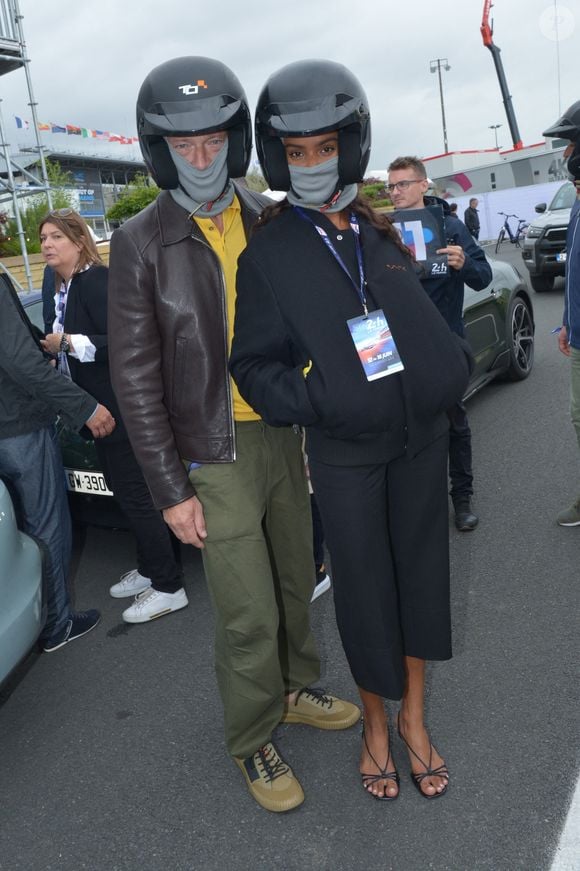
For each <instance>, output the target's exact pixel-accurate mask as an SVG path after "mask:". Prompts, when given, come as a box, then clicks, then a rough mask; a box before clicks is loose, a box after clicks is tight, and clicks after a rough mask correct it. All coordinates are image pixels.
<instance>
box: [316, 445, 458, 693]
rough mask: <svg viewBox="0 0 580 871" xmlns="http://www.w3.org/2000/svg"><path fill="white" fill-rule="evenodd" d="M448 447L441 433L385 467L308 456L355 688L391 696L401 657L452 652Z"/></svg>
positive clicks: (398, 681)
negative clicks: (327, 461)
mask: <svg viewBox="0 0 580 871" xmlns="http://www.w3.org/2000/svg"><path fill="white" fill-rule="evenodd" d="M447 451H448V447H447V437H446V436H443V437H442V438H440V439H438V440H437V441H436V442H434V443H433V444H432V445H429V446H428V447H427V448H425V450H423V451H421V453H420V454H418V455H417V456H416V457H414V458H413V459H408V458H407V457H399V458H397V459H395V460H392V461H391V462H390V463H383V464H380V465H368V466H330V465H326V464H325V463H317V462H316V461H314V460H313V459H312V457H310V458H309V466H310V477H311V481H312V485H313V488H314V493H315V494H316V500H317V502H318V507H319V508H320V513H321V515H322V521H323V523H324V531H325V534H326V543H327V546H328V550H329V552H330V558H331V560H332V579H333V589H334V602H335V606H336V620H337V623H338V629H339V632H340V637H341V640H342V644H343V647H344V651H345V653H346V658H347V660H348V664H349V666H350V670H351V672H352V676H353V678H354V680H355V682H356V684H357V686H359V687H362V689H365V690H368V691H369V692H372V693H376V694H377V695H380V696H383V697H385V698H389V699H400V698H401V696H402V693H403V688H404V680H405V675H404V662H403V657H404V656H414V657H418V658H419V659H439V660H443V659H449V658H450V657H451V615H450V603H449V526H448V510H447V486H446V484H447Z"/></svg>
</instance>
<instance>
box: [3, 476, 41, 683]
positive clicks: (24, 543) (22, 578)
mask: <svg viewBox="0 0 580 871" xmlns="http://www.w3.org/2000/svg"><path fill="white" fill-rule="evenodd" d="M45 616H46V615H45V609H44V603H43V589H42V553H41V550H40V548H39V546H38V544H37V543H36V542H35V541H33V539H32V538H30V536H28V535H25V534H24V533H23V532H20V531H19V529H18V527H17V526H16V517H15V514H14V507H13V505H12V500H11V498H10V494H9V493H8V490H7V489H6V486H5V484H4V483H3V481H1V480H0V684H1V683H2V681H3V680H5V678H6V677H8V675H9V674H10V673H11V672H12V670H13V669H14V668H15V666H17V665H18V663H19V662H20V661H21V660H22V659H24V657H25V656H26V654H27V653H28V651H29V650H30V649H31V647H32V646H33V644H34V643H35V641H36V640H37V638H38V636H39V635H40V632H41V630H42V627H43V624H44V619H45Z"/></svg>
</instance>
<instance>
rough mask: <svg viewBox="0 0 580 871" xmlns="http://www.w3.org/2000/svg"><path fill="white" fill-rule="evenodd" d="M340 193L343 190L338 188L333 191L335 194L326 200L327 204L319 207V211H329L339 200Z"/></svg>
mask: <svg viewBox="0 0 580 871" xmlns="http://www.w3.org/2000/svg"><path fill="white" fill-rule="evenodd" d="M342 191H343V188H341V187H338V188H337V189H336V190H335V192H334V193H333V195H332V196H331V198H330V199H329V200H328V202H327V203H325V204H324V205H323V206H321V207H320V211H321V212H326V211H328V209H331V208H332V207H333V206H334V205H335V204H336V203H337V202H338V200H339V199H340V197H341V194H342Z"/></svg>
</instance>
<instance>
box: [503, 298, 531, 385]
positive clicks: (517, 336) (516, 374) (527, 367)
mask: <svg viewBox="0 0 580 871" xmlns="http://www.w3.org/2000/svg"><path fill="white" fill-rule="evenodd" d="M506 330H507V343H508V349H509V352H510V363H509V367H508V370H507V373H506V377H507V378H508V379H509V380H510V381H523V380H524V378H527V377H528V375H529V374H530V372H531V371H532V366H533V364H534V319H533V317H532V312H531V310H530V307H529V306H528V304H527V302H526V301H525V299H524V298H523V297H521V296H516V297H514V299H513V300H512V301H511V303H510V307H509V312H508V318H507V321H506Z"/></svg>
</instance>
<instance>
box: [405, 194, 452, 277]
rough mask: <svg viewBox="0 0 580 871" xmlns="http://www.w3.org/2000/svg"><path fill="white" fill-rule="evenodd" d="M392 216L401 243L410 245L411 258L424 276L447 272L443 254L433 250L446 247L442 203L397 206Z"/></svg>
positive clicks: (445, 259) (437, 275) (447, 266)
mask: <svg viewBox="0 0 580 871" xmlns="http://www.w3.org/2000/svg"><path fill="white" fill-rule="evenodd" d="M392 217H393V223H394V225H395V227H396V228H397V230H398V231H399V233H400V234H401V238H402V240H403V242H404V244H405V245H406V246H407V248H410V249H411V251H412V252H413V255H414V257H415V260H416V261H417V263H418V264H419V265H420V266H421V267H422V270H423V275H424V277H425V278H439V277H440V276H445V275H447V274H448V272H449V264H448V262H447V254H437V249H439V248H446V247H447V240H446V238H445V219H444V214H443V207H442V206H438V205H437V206H427V207H426V208H423V209H398V210H397V211H396V212H395V213H394V214H393V216H392ZM420 277H422V276H420Z"/></svg>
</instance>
